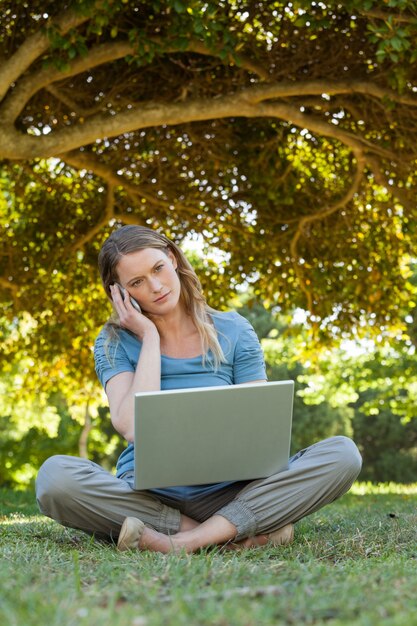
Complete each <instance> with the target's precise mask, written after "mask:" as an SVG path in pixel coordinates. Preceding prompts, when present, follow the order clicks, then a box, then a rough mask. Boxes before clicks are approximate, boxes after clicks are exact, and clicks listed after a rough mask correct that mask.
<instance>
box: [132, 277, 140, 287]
mask: <svg viewBox="0 0 417 626" xmlns="http://www.w3.org/2000/svg"><path fill="white" fill-rule="evenodd" d="M141 284H142V279H141V278H138V280H135V282H134V283H132V287H139V285H141Z"/></svg>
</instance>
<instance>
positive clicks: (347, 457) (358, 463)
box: [329, 435, 362, 482]
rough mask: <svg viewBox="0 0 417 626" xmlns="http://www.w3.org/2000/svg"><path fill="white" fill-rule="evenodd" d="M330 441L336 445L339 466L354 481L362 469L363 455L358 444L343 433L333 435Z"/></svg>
mask: <svg viewBox="0 0 417 626" xmlns="http://www.w3.org/2000/svg"><path fill="white" fill-rule="evenodd" d="M329 441H330V442H331V443H332V446H334V451H335V455H336V459H337V464H338V467H339V468H340V470H341V471H343V473H344V474H346V475H348V476H349V477H350V478H351V480H352V482H353V481H354V480H355V479H356V478H357V477H358V475H359V473H360V471H361V469H362V457H361V454H360V452H359V450H358V447H357V445H356V444H355V442H354V441H352V439H349V437H345V436H343V435H339V436H336V437H332V438H331V439H330V440H329Z"/></svg>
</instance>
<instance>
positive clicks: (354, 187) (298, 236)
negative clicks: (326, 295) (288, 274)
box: [290, 152, 365, 313]
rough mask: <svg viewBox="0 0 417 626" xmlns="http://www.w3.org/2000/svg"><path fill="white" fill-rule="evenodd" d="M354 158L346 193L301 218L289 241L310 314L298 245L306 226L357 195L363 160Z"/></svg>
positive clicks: (358, 155)
mask: <svg viewBox="0 0 417 626" xmlns="http://www.w3.org/2000/svg"><path fill="white" fill-rule="evenodd" d="M355 157H356V172H355V175H354V177H353V181H352V184H351V185H350V187H349V189H348V190H347V191H346V193H345V194H344V195H343V196H342V197H341V198H340V200H338V201H337V202H335V203H334V204H331V205H330V206H328V207H323V208H322V209H320V211H317V212H316V213H312V214H311V215H306V216H305V217H302V218H301V219H300V221H299V223H298V228H297V230H296V232H295V235H294V237H293V238H292V240H291V244H290V252H291V258H292V262H293V266H294V271H295V274H296V276H297V278H298V281H299V284H300V288H301V291H302V292H303V293H304V295H305V296H306V300H307V310H308V311H310V312H311V313H313V311H314V307H313V294H312V291H311V289H309V287H308V284H307V282H306V280H305V277H304V272H303V270H302V268H301V266H300V265H299V263H298V257H299V253H298V243H299V240H300V239H301V237H303V236H304V235H305V231H306V227H307V225H308V224H310V223H311V222H315V221H317V220H323V219H325V218H326V217H329V216H330V215H332V213H335V212H336V211H338V210H339V209H340V208H342V207H345V206H346V205H347V204H348V202H350V201H351V200H352V198H353V196H354V195H355V193H357V191H358V189H359V187H360V185H361V182H362V179H363V173H364V168H365V159H364V157H363V155H362V154H361V153H360V152H356V153H355Z"/></svg>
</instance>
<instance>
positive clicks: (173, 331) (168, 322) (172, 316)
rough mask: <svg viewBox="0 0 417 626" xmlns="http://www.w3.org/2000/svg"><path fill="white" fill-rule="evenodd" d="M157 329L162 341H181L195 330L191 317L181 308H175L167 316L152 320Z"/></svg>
mask: <svg viewBox="0 0 417 626" xmlns="http://www.w3.org/2000/svg"><path fill="white" fill-rule="evenodd" d="M152 321H153V322H154V324H155V326H156V327H157V329H158V332H159V335H160V337H161V340H162V341H169V340H171V341H172V340H175V339H177V340H179V341H180V340H181V339H182V338H183V337H184V336H185V335H187V334H189V333H190V332H191V331H194V330H195V326H194V323H193V321H192V319H191V317H190V316H189V315H188V314H187V313H186V312H185V311H184V309H183V307H181V306H180V307H177V308H176V309H175V310H174V311H172V312H171V313H169V314H168V315H164V316H161V317H154V318H152Z"/></svg>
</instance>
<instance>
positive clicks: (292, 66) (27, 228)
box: [0, 0, 417, 329]
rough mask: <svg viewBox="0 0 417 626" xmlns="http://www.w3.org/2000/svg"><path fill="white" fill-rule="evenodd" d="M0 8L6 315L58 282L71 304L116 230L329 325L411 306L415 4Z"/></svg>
mask: <svg viewBox="0 0 417 626" xmlns="http://www.w3.org/2000/svg"><path fill="white" fill-rule="evenodd" d="M1 9H2V14H3V19H2V21H1V26H0V46H1V54H2V57H3V62H2V64H1V66H0V133H1V142H0V158H2V159H3V177H2V187H3V194H4V200H3V203H4V206H3V209H2V225H3V227H4V229H5V236H4V237H3V241H2V254H1V261H0V263H1V266H0V270H1V271H0V274H1V288H2V299H3V300H4V301H6V302H9V303H11V302H12V301H13V299H14V307H15V309H14V310H16V307H18V308H20V309H25V310H28V309H29V310H30V311H31V312H32V313H34V312H35V309H36V308H37V309H39V308H41V307H42V306H43V305H44V302H45V299H46V300H48V302H51V301H53V300H54V294H56V293H57V292H56V291H55V290H56V289H57V286H58V285H59V284H60V281H61V282H62V281H65V285H66V290H67V293H72V294H74V293H75V290H76V289H79V285H80V267H81V266H82V267H83V268H87V269H85V270H84V271H85V272H86V276H89V278H91V272H92V271H93V270H91V272H90V269H89V268H88V265H89V264H90V263H91V267H93V264H92V260H93V259H94V258H95V256H96V252H97V247H98V245H99V243H100V241H101V240H102V237H103V236H104V235H105V234H106V232H107V231H108V229H109V228H111V227H112V226H114V225H115V224H119V223H132V222H134V223H143V224H150V225H152V226H153V227H155V228H159V229H162V230H164V231H165V232H166V233H167V234H168V235H170V236H173V237H174V238H176V239H177V240H178V241H179V242H181V240H182V239H183V237H184V235H185V234H186V233H187V232H189V231H196V232H200V233H202V235H203V236H204V238H205V240H206V241H207V242H208V243H209V244H211V245H216V246H218V247H220V248H221V249H223V250H225V251H226V252H227V253H229V254H230V260H229V262H228V263H227V264H226V265H225V268H224V276H223V279H222V280H223V281H224V283H225V284H226V283H227V284H229V285H230V286H231V287H233V286H234V285H235V284H236V283H239V282H241V281H242V279H247V280H250V281H251V282H253V283H254V284H255V287H256V289H257V291H258V293H259V294H262V296H263V297H269V298H270V300H271V301H273V302H279V303H280V305H281V306H282V307H283V308H287V309H289V308H292V307H293V306H294V305H296V306H301V307H303V308H305V309H307V310H309V311H310V313H311V315H312V320H313V321H316V322H317V323H319V322H322V323H324V324H326V323H327V325H328V326H331V327H332V328H333V329H336V328H341V329H348V328H350V327H351V326H352V325H353V324H356V323H358V321H359V320H363V318H367V319H368V321H370V323H373V324H383V325H389V324H390V323H391V322H392V321H393V320H395V319H397V318H398V315H399V310H400V309H402V308H403V307H404V306H408V302H409V300H410V293H409V285H408V283H407V267H406V266H407V263H406V261H407V255H408V254H410V253H411V252H412V249H413V241H414V238H415V223H416V220H415V217H416V206H415V197H414V191H413V190H414V181H415V177H416V167H415V161H416V154H417V148H416V145H417V142H416V133H417V109H416V105H417V97H416V95H415V90H416V88H417V87H416V63H415V61H416V57H417V53H416V51H415V47H414V45H413V43H414V41H415V37H416V34H417V11H416V3H415V2H413V1H410V0H389V1H387V2H384V3H383V5H382V8H381V3H380V2H377V1H376V0H375V1H374V0H366V1H363V0H361V1H359V0H349V1H348V2H345V3H339V2H335V1H333V0H331V1H329V2H326V3H320V2H317V3H316V2H307V1H305V0H296V1H292V2H280V1H278V0H277V1H275V0H273V1H272V0H269V1H268V0H267V1H262V2H261V1H257V2H256V1H253V0H220V1H216V2H214V1H211V0H206V1H203V0H191V1H189V2H185V1H183V0H151V1H150V0H146V1H145V0H139V1H136V2H132V1H130V0H67V1H64V2H59V3H56V2H53V1H52V0H42V1H41V0H34V1H32V2H30V3H29V2H21V3H16V2H14V1H13V0H2V2H1ZM35 257H36V258H35ZM54 272H55V278H54V280H53V281H52V283H53V287H52V286H51V285H50V284H49V282H48V280H47V278H49V276H50V274H51V273H54ZM45 276H46V277H47V278H45ZM94 280H95V282H96V275H95V278H94ZM85 282H86V281H85ZM207 285H208V286H210V285H211V286H212V285H213V281H212V282H210V281H207ZM59 291H60V287H59V286H58V292H59ZM217 293H218V292H217ZM73 297H74V298H75V296H73ZM58 299H59V298H58V296H56V295H55V300H56V301H58ZM34 300H36V301H37V300H39V301H40V302H39V304H38V305H35V304H34ZM28 303H29V304H28ZM72 306H74V307H76V308H78V311H80V310H82V309H83V308H85V302H84V301H83V299H82V298H79V302H78V304H77V303H75V302H74V301H73V303H72ZM55 310H56V309H55Z"/></svg>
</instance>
